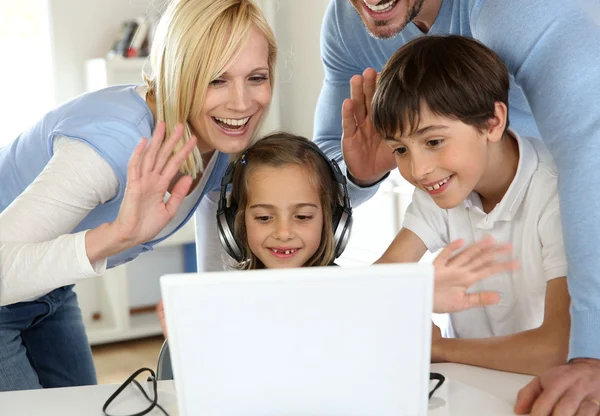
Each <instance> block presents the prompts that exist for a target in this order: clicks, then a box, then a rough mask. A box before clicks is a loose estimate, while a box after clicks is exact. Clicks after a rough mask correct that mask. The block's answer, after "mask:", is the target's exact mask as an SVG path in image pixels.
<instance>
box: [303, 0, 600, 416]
mask: <svg viewBox="0 0 600 416" xmlns="http://www.w3.org/2000/svg"><path fill="white" fill-rule="evenodd" d="M428 34H437V35H440V34H458V35H464V36H468V37H474V38H476V39H477V40H479V41H481V42H482V43H484V44H485V45H486V46H488V47H489V48H491V49H492V50H494V51H495V52H496V53H497V54H498V55H499V56H500V58H501V59H502V61H503V62H504V63H505V64H506V66H507V68H508V71H509V73H510V93H509V100H508V102H509V114H510V123H511V126H512V127H513V128H514V129H515V131H516V132H517V133H518V134H519V135H521V136H533V137H538V138H541V139H543V141H544V143H545V144H546V146H547V147H548V149H549V150H550V152H551V153H552V155H553V157H554V159H555V162H556V165H557V167H558V171H559V175H560V181H559V188H558V192H559V197H560V204H561V210H562V212H563V213H568V215H564V216H563V219H562V221H563V231H564V238H565V248H566V252H567V258H568V262H569V273H568V283H569V290H570V293H571V297H572V306H571V321H572V324H571V337H570V352H569V357H570V359H571V361H570V363H569V364H567V365H563V366H560V367H556V368H554V369H552V370H549V371H548V372H546V373H544V374H542V375H541V377H539V378H536V379H535V380H534V381H533V382H532V383H531V384H530V385H529V386H527V387H526V388H525V389H524V390H523V391H522V392H521V394H520V396H519V400H518V402H517V405H516V408H515V410H516V411H517V412H519V413H524V412H527V411H529V410H531V414H532V415H534V416H537V415H549V414H551V413H552V412H553V411H557V412H561V413H560V414H561V415H562V414H564V415H575V414H594V415H595V414H597V413H598V412H599V411H600V335H599V334H600V333H599V332H598V330H597V329H598V327H600V274H599V273H600V272H599V270H600V257H598V256H597V255H595V254H594V250H595V248H596V247H598V246H599V245H600V221H599V220H598V214H597V212H598V207H599V206H600V192H598V191H596V190H595V187H590V184H594V183H598V182H600V170H599V169H597V167H596V165H597V160H596V159H597V154H598V153H599V152H600V128H599V127H598V126H599V125H600V111H598V110H597V107H598V105H597V103H598V100H600V90H599V89H598V88H596V86H597V85H600V72H598V71H597V68H598V67H600V53H599V52H598V47H597V45H598V44H600V3H599V2H598V1H585V2H584V1H579V0H572V1H567V2H566V1H564V0H530V1H527V2H524V1H522V0H502V1H484V0H381V1H379V0H331V4H330V5H329V8H328V10H327V12H326V15H325V18H324V21H323V27H322V32H321V54H322V60H323V64H324V68H325V80H324V83H323V87H322V90H321V95H320V97H319V101H318V105H317V110H316V118H315V129H314V130H315V142H316V143H317V144H318V145H319V146H320V147H321V148H322V149H323V150H324V151H325V152H326V153H327V154H328V155H329V156H330V157H333V158H336V159H337V160H339V161H340V162H342V160H343V162H344V163H341V167H342V169H343V170H344V171H345V172H346V174H347V176H348V178H349V183H348V189H349V192H350V195H351V197H352V199H353V203H354V205H355V206H356V205H358V204H360V203H362V202H364V201H366V200H367V199H369V198H370V197H371V196H373V195H374V194H375V192H376V191H377V188H378V184H379V183H380V182H381V180H382V179H384V178H385V177H386V176H387V174H388V172H389V171H390V170H391V169H393V168H395V166H396V164H395V161H394V157H393V154H392V152H391V150H390V148H389V146H388V145H387V144H386V143H385V142H384V141H383V140H381V138H380V137H378V136H377V135H376V133H375V130H374V128H373V125H372V123H371V121H370V105H371V99H372V97H373V93H374V90H375V79H376V73H377V72H378V71H380V70H381V69H382V67H383V65H384V64H385V63H386V61H387V60H388V58H389V57H390V56H391V55H392V54H393V53H394V52H395V51H396V50H397V49H398V48H399V47H400V46H402V45H404V44H405V43H407V42H408V41H410V40H412V39H414V38H416V37H419V36H423V35H428ZM592 86H594V87H593V88H592ZM349 97H350V98H349ZM332 115H333V116H332ZM342 136H343V140H342ZM582 201H586V202H585V203H582ZM577 412H581V413H577ZM585 412H587V413H585Z"/></svg>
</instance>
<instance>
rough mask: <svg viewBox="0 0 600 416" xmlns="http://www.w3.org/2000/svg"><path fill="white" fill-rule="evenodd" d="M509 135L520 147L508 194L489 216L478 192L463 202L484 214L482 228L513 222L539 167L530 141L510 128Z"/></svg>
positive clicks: (465, 205) (466, 206) (469, 207)
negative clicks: (498, 223)
mask: <svg viewBox="0 0 600 416" xmlns="http://www.w3.org/2000/svg"><path fill="white" fill-rule="evenodd" d="M508 133H509V134H510V135H511V136H512V137H513V138H514V139H515V140H516V141H517V144H518V146H519V163H518V165H517V173H516V174H515V177H514V178H513V181H512V182H511V184H510V186H509V187H508V190H507V191H506V194H504V196H503V197H502V199H501V200H500V202H499V203H498V204H497V205H496V206H495V207H494V209H493V210H492V211H491V212H490V213H489V214H487V215H485V214H484V213H483V210H481V199H480V198H479V195H478V194H477V193H476V192H472V193H471V194H470V195H469V197H468V198H467V199H466V200H465V201H464V202H463V205H464V207H465V208H467V209H473V208H477V209H479V210H480V211H481V213H482V214H484V217H483V218H482V220H481V222H482V223H481V224H479V225H481V226H482V228H490V229H491V228H492V227H493V225H494V223H495V222H496V221H512V219H513V218H514V216H515V214H516V213H517V211H518V210H519V207H520V206H521V203H522V202H523V198H524V197H525V194H526V193H527V187H528V186H529V182H530V181H531V178H532V177H533V174H534V173H535V171H536V169H537V166H538V155H537V152H536V150H535V148H534V147H533V145H532V144H531V143H530V142H529V140H528V139H523V138H521V137H520V136H519V135H518V134H517V132H515V131H514V130H512V129H510V128H509V129H508Z"/></svg>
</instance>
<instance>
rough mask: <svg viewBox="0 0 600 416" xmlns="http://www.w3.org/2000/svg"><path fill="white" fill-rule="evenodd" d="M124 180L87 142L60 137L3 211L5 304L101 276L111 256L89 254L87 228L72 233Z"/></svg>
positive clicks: (1, 293)
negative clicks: (41, 167)
mask: <svg viewBox="0 0 600 416" xmlns="http://www.w3.org/2000/svg"><path fill="white" fill-rule="evenodd" d="M118 186H119V181H118V180H117V177H116V175H115V173H114V172H113V170H112V168H111V167H110V165H109V164H108V163H107V162H106V161H105V160H104V159H103V158H102V157H101V156H100V155H99V154H98V153H96V152H95V151H94V150H93V149H92V148H91V147H90V146H88V145H87V144H85V143H84V142H80V141H77V140H73V139H69V138H57V139H56V141H55V145H54V155H53V157H52V159H51V160H50V162H49V163H48V164H47V165H46V167H45V168H44V170H43V171H42V173H40V175H39V176H38V177H37V178H36V179H35V180H34V181H33V183H32V184H31V185H30V186H29V187H27V189H26V190H25V191H24V192H23V193H22V194H21V195H19V197H18V198H16V199H15V200H14V201H13V203H11V204H10V205H9V206H8V207H7V208H6V209H5V210H4V211H3V212H2V213H0V230H1V231H0V289H1V290H0V305H6V304H10V303H14V302H18V301H22V300H25V299H30V298H35V297H38V296H41V295H43V294H45V293H47V292H49V291H51V290H52V289H55V288H57V287H61V286H64V285H67V284H72V283H74V282H75V281H77V280H79V279H85V278H88V277H93V276H98V275H101V274H102V273H104V270H105V269H106V258H100V259H92V260H90V259H89V258H88V256H87V251H86V241H85V238H86V233H87V231H83V232H80V233H77V234H70V233H71V231H72V230H73V229H74V228H75V227H76V226H77V224H79V223H80V222H81V221H82V220H83V219H84V218H85V217H86V216H87V215H88V214H89V212H90V211H91V210H92V209H94V207H96V205H98V204H101V203H104V202H106V201H108V200H110V199H111V198H113V197H114V196H115V195H116V194H117V191H118Z"/></svg>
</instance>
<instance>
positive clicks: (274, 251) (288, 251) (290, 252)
mask: <svg viewBox="0 0 600 416" xmlns="http://www.w3.org/2000/svg"><path fill="white" fill-rule="evenodd" d="M271 250H273V253H284V254H292V253H295V252H296V251H297V250H298V249H295V248H293V249H291V250H277V249H276V248H272V249H271Z"/></svg>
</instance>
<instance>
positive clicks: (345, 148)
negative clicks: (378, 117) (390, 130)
mask: <svg viewBox="0 0 600 416" xmlns="http://www.w3.org/2000/svg"><path fill="white" fill-rule="evenodd" d="M376 81H377V72H376V71H375V70H374V69H373V68H367V69H366V70H365V71H364V72H363V75H362V76H361V75H355V76H353V77H352V78H351V79H350V98H347V99H346V100H345V101H344V103H343V104H342V129H343V134H342V154H343V156H344V162H346V167H347V168H348V172H349V173H350V175H352V179H353V182H355V183H356V184H357V185H360V186H368V185H372V184H374V183H375V182H377V181H379V180H380V179H381V178H382V177H383V176H384V175H385V174H386V173H388V172H389V171H390V170H392V169H394V168H395V167H396V161H395V158H394V154H393V153H392V149H391V148H390V147H389V146H388V144H387V143H386V142H385V141H383V140H382V139H381V137H379V135H378V134H377V132H376V131H375V128H374V127H373V123H372V121H371V114H370V112H371V102H372V101H373V95H374V94H375V84H376Z"/></svg>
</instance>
